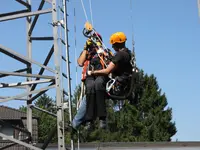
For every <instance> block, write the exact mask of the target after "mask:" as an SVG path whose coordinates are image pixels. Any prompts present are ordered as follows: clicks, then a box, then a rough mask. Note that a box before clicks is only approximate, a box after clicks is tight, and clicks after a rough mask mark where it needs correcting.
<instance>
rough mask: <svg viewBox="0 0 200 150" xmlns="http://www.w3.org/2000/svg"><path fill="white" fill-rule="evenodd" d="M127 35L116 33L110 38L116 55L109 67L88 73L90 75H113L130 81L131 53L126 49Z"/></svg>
mask: <svg viewBox="0 0 200 150" xmlns="http://www.w3.org/2000/svg"><path fill="white" fill-rule="evenodd" d="M126 40H127V38H126V35H125V34H124V33H123V32H116V33H114V34H112V35H111V37H110V44H112V48H113V49H114V50H115V52H116V54H115V56H113V58H112V60H111V62H110V63H109V65H108V67H107V68H105V69H101V70H93V71H88V75H91V76H106V75H108V74H110V73H112V75H113V76H118V77H122V78H123V79H128V76H130V74H131V73H132V65H131V63H130V61H131V51H130V50H129V49H128V48H126V45H125V43H126Z"/></svg>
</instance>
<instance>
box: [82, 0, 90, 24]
mask: <svg viewBox="0 0 200 150" xmlns="http://www.w3.org/2000/svg"><path fill="white" fill-rule="evenodd" d="M81 4H82V8H83V12H84V14H85V19H86V21H89V20H88V16H87V13H86V10H85V6H84V4H83V0H81Z"/></svg>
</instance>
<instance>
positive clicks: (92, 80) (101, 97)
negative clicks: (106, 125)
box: [85, 76, 108, 122]
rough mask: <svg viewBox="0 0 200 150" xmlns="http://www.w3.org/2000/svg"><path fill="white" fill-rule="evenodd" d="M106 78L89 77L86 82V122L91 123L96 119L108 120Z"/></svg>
mask: <svg viewBox="0 0 200 150" xmlns="http://www.w3.org/2000/svg"><path fill="white" fill-rule="evenodd" d="M107 81H108V79H107V77H104V76H97V77H93V76H89V77H87V78H86V80H85V86H86V114H85V121H86V122H90V121H92V120H95V119H96V117H99V119H101V120H103V119H105V118H106V103H105V99H106V83H107Z"/></svg>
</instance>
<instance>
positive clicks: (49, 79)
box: [0, 0, 74, 150]
mask: <svg viewBox="0 0 200 150" xmlns="http://www.w3.org/2000/svg"><path fill="white" fill-rule="evenodd" d="M13 1H16V3H19V4H21V5H23V6H24V7H25V9H24V10H19V11H13V12H7V13H3V14H0V23H4V22H5V21H7V22H8V21H12V20H16V19H20V18H26V43H27V44H26V47H27V48H26V49H27V52H26V53H27V55H26V56H24V55H22V54H20V53H18V52H16V51H15V50H12V49H10V48H8V47H9V45H8V46H3V45H0V53H2V54H5V55H7V56H8V57H10V58H12V59H14V60H16V61H18V62H20V63H22V64H23V65H24V66H25V67H24V68H22V69H18V70H13V71H10V72H9V71H6V70H1V69H0V78H6V77H8V76H9V77H10V76H13V77H16V78H19V77H20V78H22V77H23V78H24V79H23V82H16V83H0V88H10V89H12V88H22V89H24V90H25V92H22V93H20V94H18V95H15V96H7V97H5V96H2V95H0V96H1V97H0V103H1V102H7V101H10V100H22V99H23V100H25V101H26V103H27V130H28V131H27V132H28V133H29V134H30V136H32V109H38V110H41V111H43V112H45V113H48V114H49V115H52V116H54V117H56V118H57V126H56V130H55V129H54V131H55V132H56V131H57V134H58V150H64V149H65V130H64V129H65V123H64V109H65V107H64V96H66V97H67V99H68V103H67V104H69V106H68V107H67V108H68V110H69V120H70V121H71V120H72V113H71V78H70V62H69V44H68V27H67V6H66V3H67V2H66V0H62V1H61V0H41V2H40V4H39V6H38V9H37V10H36V11H33V10H32V8H33V4H32V3H31V0H26V1H25V0H13ZM59 2H60V3H59ZM1 3H3V2H1ZM45 3H48V4H50V5H49V6H51V7H49V8H47V9H43V6H44V4H45ZM58 13H60V15H58ZM47 14H48V15H51V17H52V22H51V23H48V22H47V23H46V25H47V26H51V27H52V36H49V37H46V36H41V35H40V36H38V37H35V36H33V35H32V32H33V31H34V28H35V26H36V24H37V22H38V18H39V16H41V15H47ZM58 16H61V17H60V18H62V19H61V20H60V18H58ZM58 31H60V33H62V35H63V36H60V35H59V34H58ZM19 36H20V35H19ZM35 40H40V41H50V42H52V47H51V49H50V50H49V53H47V56H46V59H45V60H44V62H42V63H41V62H38V61H35V59H34V58H33V56H32V52H33V51H34V49H33V45H34V44H36V43H33V41H35ZM63 49H64V53H65V55H63V54H64V53H63ZM53 56H54V57H53ZM51 57H53V60H54V65H55V66H54V68H50V67H48V63H49V61H50V59H51ZM61 60H62V61H61ZM33 65H36V66H38V67H40V70H39V72H37V73H35V72H36V71H35V70H34V69H33V67H32V66H33ZM62 65H65V71H66V73H65V72H64V71H63V69H62V68H61V66H62ZM45 71H47V72H50V73H51V74H52V75H45V73H44V72H45ZM4 81H5V80H4ZM16 81H17V80H16ZM47 83H48V86H44V87H42V88H38V85H39V84H40V85H43V84H47ZM63 83H65V84H66V83H67V85H66V86H67V89H65V88H64V86H63V85H62V84H63ZM49 89H55V93H56V110H57V114H53V113H51V112H48V111H46V110H42V109H41V108H37V107H36V106H34V105H33V101H34V100H35V99H36V98H38V97H39V96H41V95H42V94H44V93H45V92H47V91H48V90H49ZM0 121H1V120H0ZM19 130H22V129H19ZM23 132H25V131H23ZM0 136H1V137H3V138H7V139H8V140H10V141H12V142H14V143H17V144H20V145H23V146H25V147H27V148H30V149H34V150H41V149H45V148H46V146H47V145H48V142H49V141H50V140H49V141H48V140H47V143H45V144H44V145H43V147H41V148H38V147H36V146H35V145H33V143H32V142H31V140H30V138H28V140H29V141H28V142H24V141H23V140H21V141H20V140H18V139H14V138H12V137H9V136H7V135H5V134H3V133H1V132H0ZM50 138H51V137H50ZM73 144H74V143H73V140H71V149H74V146H73ZM8 147H9V146H7V148H8ZM2 149H3V148H2Z"/></svg>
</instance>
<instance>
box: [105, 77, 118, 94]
mask: <svg viewBox="0 0 200 150" xmlns="http://www.w3.org/2000/svg"><path fill="white" fill-rule="evenodd" d="M115 82H116V80H115V79H111V80H110V81H108V82H107V83H106V91H107V92H110V90H111V88H112V86H113V85H114V84H115Z"/></svg>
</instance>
